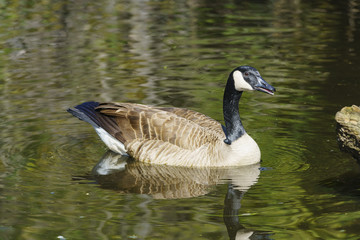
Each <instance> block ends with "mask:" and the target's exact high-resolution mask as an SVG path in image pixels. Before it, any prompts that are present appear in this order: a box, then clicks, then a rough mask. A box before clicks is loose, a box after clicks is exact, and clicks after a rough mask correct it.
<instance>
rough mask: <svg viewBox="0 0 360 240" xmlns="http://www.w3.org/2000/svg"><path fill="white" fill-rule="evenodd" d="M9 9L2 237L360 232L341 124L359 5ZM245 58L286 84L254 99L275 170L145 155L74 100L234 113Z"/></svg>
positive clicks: (2, 34)
mask: <svg viewBox="0 0 360 240" xmlns="http://www.w3.org/2000/svg"><path fill="white" fill-rule="evenodd" d="M0 20H1V21H0V90H1V95H0V105H1V111H0V129H1V130H0V159H1V161H0V212H1V214H0V239H64V238H65V239H68V240H70V239H229V237H230V238H235V237H236V236H237V237H238V239H359V236H360V217H359V216H360V177H359V176H360V175H359V174H360V170H359V165H357V164H356V161H355V160H354V159H352V157H351V156H350V155H349V154H347V153H343V152H341V151H340V150H339V148H338V145H337V142H336V134H335V121H334V115H335V113H336V112H337V111H338V110H340V109H341V108H342V107H343V106H346V105H352V104H357V105H359V104H360V101H359V99H360V98H359V93H358V92H359V89H360V86H359V85H360V84H359V83H360V80H359V65H360V58H359V56H360V39H359V37H360V2H359V1H356V0H348V1H297V0H289V1H281V0H275V1H227V0H225V1H221V2H218V1H192V0H189V1H153V0H148V1H146V0H137V1H93V3H90V2H89V1H81V0H80V1H60V0H59V1H21V0H18V1H0ZM238 65H251V66H254V67H256V68H257V69H258V70H259V71H260V72H261V74H262V76H263V77H264V79H265V80H267V81H268V82H269V83H271V84H272V85H273V86H275V87H276V88H277V93H276V95H275V96H273V97H271V96H268V95H265V94H261V93H258V92H256V93H245V94H243V98H242V100H241V103H240V112H241V116H242V119H243V123H244V125H245V127H246V129H247V132H248V133H249V134H250V135H251V136H252V137H253V138H254V139H255V140H256V141H257V142H258V144H259V146H260V148H261V151H262V163H261V168H260V169H259V166H255V167H253V168H230V169H222V170H219V169H217V170H216V169H215V170H214V169H186V168H174V167H164V166H151V165H145V164H139V163H136V162H132V161H129V159H124V158H119V157H118V156H112V155H109V154H108V153H106V148H105V147H104V145H103V144H102V143H101V141H100V140H99V139H98V137H97V135H96V134H95V132H94V131H93V130H92V129H91V127H90V126H89V125H87V124H85V123H83V122H80V121H78V120H77V119H75V118H73V117H71V116H70V115H69V114H68V113H66V111H65V110H66V108H68V107H70V106H73V105H76V104H78V103H81V102H83V101H87V100H97V101H129V102H137V103H143V104H152V105H158V106H177V107H187V108H191V109H194V110H197V111H201V112H202V113H205V114H207V115H209V116H211V117H213V118H215V119H217V120H219V121H222V111H221V108H222V94H223V87H224V84H225V81H226V78H227V75H228V73H229V71H231V70H232V69H233V68H235V67H237V66H238ZM99 161H100V162H99ZM126 161H128V162H126ZM98 162H99V163H98ZM97 164H98V165H97ZM106 164H111V166H112V167H113V168H115V169H112V170H109V169H108V168H109V166H108V165H106ZM106 166H108V167H106ZM93 168H94V169H93ZM105 172H106V173H107V175H98V174H99V173H101V174H104V173H105ZM240 237H242V238H240Z"/></svg>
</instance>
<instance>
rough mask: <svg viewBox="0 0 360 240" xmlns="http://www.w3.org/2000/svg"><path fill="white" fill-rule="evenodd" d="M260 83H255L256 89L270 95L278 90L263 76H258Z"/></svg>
mask: <svg viewBox="0 0 360 240" xmlns="http://www.w3.org/2000/svg"><path fill="white" fill-rule="evenodd" d="M257 80H258V83H257V84H256V85H255V87H254V89H255V90H257V91H260V92H264V93H267V94H270V95H274V92H276V89H275V88H274V87H273V86H271V85H270V84H268V83H267V82H266V81H265V80H264V79H262V77H258V78H257Z"/></svg>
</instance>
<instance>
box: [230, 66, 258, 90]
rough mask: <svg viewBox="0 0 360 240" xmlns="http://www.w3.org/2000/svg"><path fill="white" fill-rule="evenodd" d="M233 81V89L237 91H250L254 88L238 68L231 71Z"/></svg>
mask: <svg viewBox="0 0 360 240" xmlns="http://www.w3.org/2000/svg"><path fill="white" fill-rule="evenodd" d="M233 78H234V83H235V89H236V90H238V91H246V90H247V91H252V90H254V88H253V87H252V86H251V85H250V84H249V83H248V82H246V81H245V79H244V77H243V75H242V73H241V72H240V71H239V70H236V71H235V72H234V73H233Z"/></svg>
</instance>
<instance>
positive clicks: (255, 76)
mask: <svg viewBox="0 0 360 240" xmlns="http://www.w3.org/2000/svg"><path fill="white" fill-rule="evenodd" d="M230 77H232V78H233V79H234V87H235V90H237V91H239V92H242V91H254V90H256V91H260V92H264V93H267V94H270V95H274V92H275V91H276V89H275V88H274V87H273V86H271V85H270V84H268V83H267V82H266V81H265V80H264V79H263V78H262V77H261V75H260V73H259V71H258V70H256V69H255V68H253V67H250V66H240V67H237V68H236V69H234V70H233V71H232V73H231V75H230Z"/></svg>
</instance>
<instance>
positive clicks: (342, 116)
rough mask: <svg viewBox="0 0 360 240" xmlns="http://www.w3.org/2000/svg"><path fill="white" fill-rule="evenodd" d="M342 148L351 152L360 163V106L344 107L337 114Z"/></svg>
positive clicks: (339, 140)
mask: <svg viewBox="0 0 360 240" xmlns="http://www.w3.org/2000/svg"><path fill="white" fill-rule="evenodd" d="M335 120H336V122H337V136H338V142H339V145H340V148H341V149H342V150H345V151H348V152H350V153H351V154H352V155H353V156H354V157H355V158H356V159H357V160H358V161H359V163H360V108H359V107H358V106H355V105H353V106H351V107H344V108H342V109H341V111H339V112H337V113H336V115H335Z"/></svg>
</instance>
